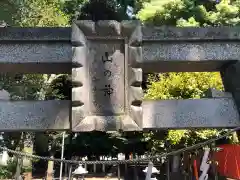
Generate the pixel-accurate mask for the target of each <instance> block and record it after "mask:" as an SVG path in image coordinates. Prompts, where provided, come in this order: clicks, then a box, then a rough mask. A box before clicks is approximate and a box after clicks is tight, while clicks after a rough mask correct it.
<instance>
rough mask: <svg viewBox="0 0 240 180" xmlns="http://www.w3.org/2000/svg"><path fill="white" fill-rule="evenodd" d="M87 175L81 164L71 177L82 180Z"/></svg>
mask: <svg viewBox="0 0 240 180" xmlns="http://www.w3.org/2000/svg"><path fill="white" fill-rule="evenodd" d="M87 173H88V171H87V170H86V169H85V168H84V167H83V166H82V165H81V164H79V166H78V167H77V169H75V170H74V171H73V176H74V177H77V179H78V178H79V179H80V180H84V175H85V174H87Z"/></svg>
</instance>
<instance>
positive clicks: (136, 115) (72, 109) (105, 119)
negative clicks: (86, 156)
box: [0, 21, 240, 132]
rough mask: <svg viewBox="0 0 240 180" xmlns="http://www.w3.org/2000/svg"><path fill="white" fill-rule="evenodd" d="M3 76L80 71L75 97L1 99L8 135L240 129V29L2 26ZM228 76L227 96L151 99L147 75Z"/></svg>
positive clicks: (1, 125)
mask: <svg viewBox="0 0 240 180" xmlns="http://www.w3.org/2000/svg"><path fill="white" fill-rule="evenodd" d="M0 71H1V72H13V73H44V74H54V73H55V74H59V73H68V74H72V85H73V88H72V99H71V100H69V101H67V100H47V101H3V100H0V131H20V130H24V131H39V130H40V131H44V130H69V129H71V130H72V131H75V132H79V131H92V130H100V131H115V130H119V129H122V130H124V131H138V130H140V131H141V130H148V129H165V128H171V129H175V128H221V127H223V128H231V127H236V126H240V118H239V112H240V111H239V110H240V80H239V78H240V29H239V28H235V27H214V28H213V27H208V28H192V27H191V28H189V27H188V28H174V27H150V26H142V25H140V23H139V22H137V21H123V22H121V23H119V22H116V21H99V22H97V23H95V22H92V21H76V22H74V23H73V25H72V28H11V27H8V28H1V29H0ZM204 71H207V72H210V71H220V72H221V75H222V78H223V83H224V86H225V90H226V92H217V91H212V96H211V97H209V98H202V99H186V100H185V99H184V100H158V101H143V100H142V99H143V92H142V89H141V82H142V72H204Z"/></svg>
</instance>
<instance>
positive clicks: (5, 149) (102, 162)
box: [0, 127, 240, 165]
mask: <svg viewBox="0 0 240 180" xmlns="http://www.w3.org/2000/svg"><path fill="white" fill-rule="evenodd" d="M238 130H240V127H237V128H234V129H231V130H229V131H228V132H226V133H225V134H223V135H220V136H218V137H216V138H212V139H209V140H207V141H204V142H201V143H198V144H195V145H192V146H189V147H186V148H182V149H179V150H176V151H171V152H166V153H161V154H159V155H154V156H151V157H146V158H137V159H129V160H113V161H76V160H65V159H57V158H56V159H55V158H49V157H43V156H38V155H32V154H28V153H24V152H20V151H15V150H11V149H8V148H6V147H1V146H0V149H1V150H4V151H7V152H9V153H12V154H14V155H16V156H21V157H25V158H28V159H40V160H45V161H54V162H57V163H61V162H63V163H68V164H107V165H115V164H128V163H130V164H132V163H136V162H149V161H151V160H154V159H157V158H162V157H167V156H172V155H176V154H180V153H183V152H186V151H190V150H194V149H198V148H200V147H203V146H206V145H209V144H211V143H213V142H215V141H217V140H219V139H222V138H225V137H227V136H229V135H230V134H232V133H233V132H235V131H238Z"/></svg>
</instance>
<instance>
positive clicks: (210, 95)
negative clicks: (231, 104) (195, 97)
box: [205, 88, 232, 98]
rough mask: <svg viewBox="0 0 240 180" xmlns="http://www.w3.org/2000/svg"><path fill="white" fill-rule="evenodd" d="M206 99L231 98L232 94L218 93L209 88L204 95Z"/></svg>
mask: <svg viewBox="0 0 240 180" xmlns="http://www.w3.org/2000/svg"><path fill="white" fill-rule="evenodd" d="M205 94H206V97H207V98H232V93H230V92H224V91H219V90H217V89H214V88H210V89H208V90H207V92H206V93H205Z"/></svg>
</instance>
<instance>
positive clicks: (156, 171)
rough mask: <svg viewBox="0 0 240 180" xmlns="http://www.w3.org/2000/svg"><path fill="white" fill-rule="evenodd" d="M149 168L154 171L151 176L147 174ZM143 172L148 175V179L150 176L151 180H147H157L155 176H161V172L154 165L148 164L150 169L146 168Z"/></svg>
mask: <svg viewBox="0 0 240 180" xmlns="http://www.w3.org/2000/svg"><path fill="white" fill-rule="evenodd" d="M148 168H151V169H152V171H150V174H149V175H148V174H147V173H148ZM143 172H144V173H145V174H146V178H147V176H148V178H149V179H146V180H157V178H156V177H154V176H155V174H159V172H160V171H159V170H157V168H156V167H154V166H153V164H152V163H149V164H148V167H146V168H145V169H144V170H143ZM151 176H153V177H151Z"/></svg>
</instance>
